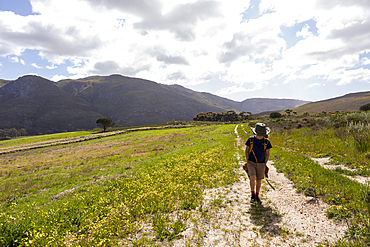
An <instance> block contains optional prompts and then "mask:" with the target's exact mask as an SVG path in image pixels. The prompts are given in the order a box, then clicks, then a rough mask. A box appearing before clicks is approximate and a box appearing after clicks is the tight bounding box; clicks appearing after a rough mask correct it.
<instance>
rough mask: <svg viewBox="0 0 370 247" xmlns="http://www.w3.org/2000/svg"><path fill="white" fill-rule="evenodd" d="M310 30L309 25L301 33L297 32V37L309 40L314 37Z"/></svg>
mask: <svg viewBox="0 0 370 247" xmlns="http://www.w3.org/2000/svg"><path fill="white" fill-rule="evenodd" d="M309 28H310V26H309V25H307V24H306V25H305V26H304V27H303V28H302V30H301V31H299V32H297V34H296V36H297V37H303V38H307V37H312V35H313V34H312V33H311V32H310V31H308V29H309Z"/></svg>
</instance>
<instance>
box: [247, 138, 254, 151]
mask: <svg viewBox="0 0 370 247" xmlns="http://www.w3.org/2000/svg"><path fill="white" fill-rule="evenodd" d="M253 141H254V136H253V137H252V138H251V143H250V144H251V145H250V146H249V152H248V155H249V154H251V152H252V149H253Z"/></svg>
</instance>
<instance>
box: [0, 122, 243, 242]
mask: <svg viewBox="0 0 370 247" xmlns="http://www.w3.org/2000/svg"><path fill="white" fill-rule="evenodd" d="M233 127H234V126H232V125H223V126H208V127H195V128H188V129H166V130H156V131H146V132H135V133H128V134H124V135H119V136H112V137H107V138H103V139H99V140H93V141H87V142H84V143H75V144H70V145H64V146H58V147H50V148H43V149H38V150H32V151H26V152H22V153H14V154H8V155H2V156H0V159H1V160H0V164H2V165H1V166H0V169H1V180H0V182H1V188H2V191H1V198H0V201H1V209H0V210H1V212H2V213H1V214H0V233H1V234H0V236H1V237H0V245H4V246H18V245H21V246H67V245H74V246H75V245H81V246H100V245H101V246H120V245H121V246H124V245H127V244H130V245H138V246H139V245H155V244H156V243H160V242H163V241H173V240H174V239H176V238H178V237H179V234H180V233H181V232H182V231H184V230H185V229H186V227H187V224H186V222H187V219H188V218H189V213H188V212H189V211H188V210H191V209H195V208H197V207H199V206H200V205H201V203H202V193H203V190H204V189H205V188H210V187H215V186H216V187H217V186H222V185H226V184H232V183H233V182H235V181H236V179H237V176H236V174H235V171H234V168H235V167H236V166H238V164H237V160H236V158H235V157H234V156H233V154H234V152H235V150H234V146H233V141H234V137H235V136H234V135H233V134H231V133H232V132H233ZM138 233H140V234H138Z"/></svg>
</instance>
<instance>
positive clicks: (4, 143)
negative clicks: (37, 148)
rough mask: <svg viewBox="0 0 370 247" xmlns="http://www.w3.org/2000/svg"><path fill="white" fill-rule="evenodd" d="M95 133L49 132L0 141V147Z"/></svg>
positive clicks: (93, 132) (94, 132)
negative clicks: (48, 133) (47, 133)
mask: <svg viewBox="0 0 370 247" xmlns="http://www.w3.org/2000/svg"><path fill="white" fill-rule="evenodd" d="M96 133H97V132H96V131H76V132H66V133H57V134H50V135H40V136H28V137H20V138H16V139H11V140H3V141H0V149H1V148H5V147H12V146H17V145H22V144H31V143H35V142H43V141H53V140H59V139H64V138H71V137H79V136H86V135H92V134H96Z"/></svg>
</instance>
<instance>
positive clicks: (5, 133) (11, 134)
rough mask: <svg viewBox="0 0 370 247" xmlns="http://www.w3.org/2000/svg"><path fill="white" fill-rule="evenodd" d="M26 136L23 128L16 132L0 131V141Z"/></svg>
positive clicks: (13, 129)
mask: <svg viewBox="0 0 370 247" xmlns="http://www.w3.org/2000/svg"><path fill="white" fill-rule="evenodd" d="M26 135H28V133H27V130H26V129H25V128H22V129H19V130H17V129H16V128H12V129H0V139H7V138H14V137H18V136H26Z"/></svg>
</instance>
